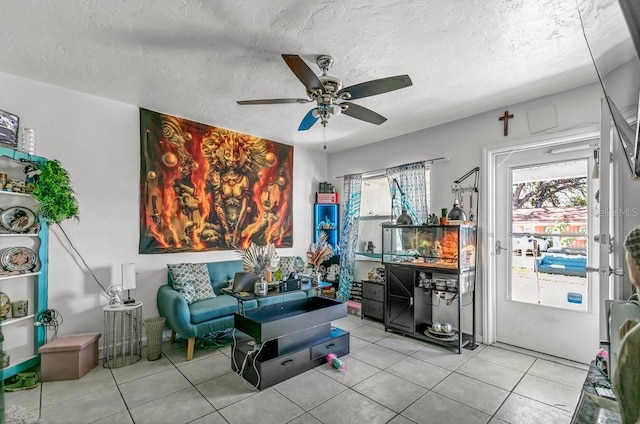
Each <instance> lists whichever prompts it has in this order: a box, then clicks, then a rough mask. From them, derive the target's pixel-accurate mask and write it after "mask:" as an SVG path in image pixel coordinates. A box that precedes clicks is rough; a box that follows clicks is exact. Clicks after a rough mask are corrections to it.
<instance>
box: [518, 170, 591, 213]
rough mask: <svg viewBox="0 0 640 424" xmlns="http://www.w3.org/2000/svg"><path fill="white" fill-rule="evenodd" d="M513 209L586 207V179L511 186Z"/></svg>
mask: <svg viewBox="0 0 640 424" xmlns="http://www.w3.org/2000/svg"><path fill="white" fill-rule="evenodd" d="M512 205H513V208H514V209H529V208H549V207H567V206H586V205H587V178H586V177H576V178H556V179H550V180H539V181H530V182H526V183H518V184H514V185H513V189H512Z"/></svg>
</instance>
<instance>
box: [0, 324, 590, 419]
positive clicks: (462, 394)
mask: <svg viewBox="0 0 640 424" xmlns="http://www.w3.org/2000/svg"><path fill="white" fill-rule="evenodd" d="M333 324H334V325H335V326H337V327H340V328H343V329H345V330H348V331H350V332H351V353H350V354H349V355H347V356H344V357H342V359H343V360H344V362H345V363H346V370H344V371H339V370H336V369H334V368H332V367H330V366H329V365H321V366H319V367H317V368H315V369H312V370H310V371H307V372H305V373H304V374H301V375H299V376H296V377H294V378H291V379H289V380H286V381H284V382H282V383H280V384H277V385H275V386H272V387H270V388H267V389H265V390H262V391H255V390H252V388H251V387H250V386H249V385H248V383H247V384H245V383H244V380H243V379H242V378H240V377H239V376H238V375H236V374H235V373H234V372H232V371H231V366H230V365H231V362H230V361H231V360H230V352H231V346H230V344H228V345H227V346H225V347H223V348H220V349H203V348H201V349H197V350H196V352H195V355H194V358H193V360H192V361H186V358H185V352H186V345H185V344H180V343H176V344H173V345H170V344H164V345H163V355H162V358H161V359H159V360H157V361H153V362H150V361H147V360H146V356H145V355H144V352H143V358H142V360H141V361H140V362H138V363H136V364H134V365H130V366H127V367H124V368H117V369H111V370H110V369H105V368H102V367H101V366H98V367H97V368H95V369H93V370H92V371H91V372H90V373H89V374H87V375H85V376H84V377H83V378H81V379H79V380H72V381H59V382H50V383H41V384H39V385H38V387H37V388H36V389H33V390H27V391H22V392H14V393H5V404H6V405H7V407H14V408H15V407H20V408H22V409H23V410H25V409H26V411H27V412H28V413H29V414H32V415H34V416H36V417H37V416H38V414H40V417H41V419H42V420H43V421H44V422H46V423H50V424H57V423H64V424H71V423H105V424H106V423H109V424H120V423H122V424H125V423H137V424H142V423H194V424H219V423H220V424H221V423H229V424H246V423H260V424H281V423H290V424H311V423H325V424H340V423H367V424H377V423H390V424H411V423H438V424H442V423H456V424H465V423H491V424H504V423H514V424H516V423H518V424H520V423H536V424H537V423H569V422H570V420H571V415H572V412H573V410H574V408H575V406H576V403H577V401H578V396H579V394H580V388H581V386H582V383H583V382H584V379H585V377H586V374H587V366H586V365H582V364H575V363H558V362H556V361H553V360H549V359H543V358H541V357H536V356H530V355H528V354H524V353H521V352H516V351H513V350H510V349H506V348H504V347H494V346H483V345H481V346H479V347H478V348H477V349H476V350H466V349H464V352H463V354H462V355H458V354H455V353H453V352H450V351H447V350H443V349H441V348H439V347H437V346H435V345H430V344H427V343H423V342H420V341H418V340H414V339H411V338H407V337H403V336H399V335H396V334H393V333H390V332H385V331H384V328H383V326H382V324H381V323H378V322H375V321H370V320H367V319H364V320H361V319H360V318H359V317H356V316H353V315H349V316H348V317H347V318H343V319H341V320H339V321H336V322H334V323H333Z"/></svg>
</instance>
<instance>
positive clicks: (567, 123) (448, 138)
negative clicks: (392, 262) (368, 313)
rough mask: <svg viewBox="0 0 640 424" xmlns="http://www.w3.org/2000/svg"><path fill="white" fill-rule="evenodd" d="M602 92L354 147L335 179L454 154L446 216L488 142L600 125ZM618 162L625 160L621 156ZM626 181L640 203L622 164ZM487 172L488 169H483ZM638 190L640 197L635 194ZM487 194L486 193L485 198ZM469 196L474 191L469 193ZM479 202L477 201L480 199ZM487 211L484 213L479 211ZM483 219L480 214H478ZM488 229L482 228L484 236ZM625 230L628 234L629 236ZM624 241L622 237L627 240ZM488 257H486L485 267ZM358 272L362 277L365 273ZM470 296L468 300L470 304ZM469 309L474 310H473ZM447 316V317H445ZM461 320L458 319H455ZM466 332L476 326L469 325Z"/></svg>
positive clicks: (336, 163) (631, 85)
mask: <svg viewBox="0 0 640 424" xmlns="http://www.w3.org/2000/svg"><path fill="white" fill-rule="evenodd" d="M621 72H622V73H623V74H624V75H626V78H620V79H619V81H625V83H622V82H621V83H620V86H617V87H607V88H608V89H610V90H614V91H616V92H618V91H620V90H621V91H625V90H626V91H625V92H628V93H630V94H629V95H627V96H626V102H627V104H624V105H619V107H620V108H621V109H625V108H627V109H628V106H629V105H631V104H634V102H637V94H633V93H638V87H639V86H640V72H639V70H638V69H637V66H636V62H635V61H634V62H633V63H629V64H627V65H624V66H623V67H622V70H621ZM601 98H602V90H601V88H600V86H599V85H596V84H592V85H588V86H584V87H580V88H577V89H573V90H569V91H564V92H560V93H557V94H554V95H551V96H547V97H543V98H539V99H535V100H531V101H528V102H524V103H520V104H516V105H505V107H503V108H500V109H496V110H493V111H490V112H486V113H482V114H479V115H475V116H471V117H468V118H464V119H460V120H457V121H454V122H450V123H447V124H444V125H440V126H437V127H434V128H429V129H426V130H422V131H418V132H414V133H410V134H406V135H403V136H400V137H396V138H392V139H389V140H384V141H381V142H378V143H375V144H371V145H368V146H364V147H360V148H356V149H352V150H349V151H346V152H339V153H333V154H330V155H329V161H328V175H329V176H330V178H333V177H335V176H342V175H345V174H352V173H358V172H367V171H372V170H378V169H384V168H387V167H390V166H396V165H400V164H404V163H411V162H416V161H420V160H427V159H433V158H438V157H442V156H444V157H448V158H450V160H449V161H441V162H436V163H434V164H432V166H431V193H432V194H431V199H432V200H431V211H430V212H432V213H436V214H437V215H438V216H439V215H440V212H439V211H440V209H441V208H448V209H449V210H450V209H451V206H452V202H453V195H452V193H451V187H452V185H453V181H455V180H457V179H459V178H460V177H462V176H463V175H465V174H466V173H467V172H468V171H470V170H471V169H473V168H474V167H476V166H480V164H481V150H482V148H483V147H485V146H492V147H494V146H499V145H500V144H501V143H509V144H512V143H514V142H516V141H518V142H522V143H526V142H528V141H530V140H532V139H534V138H539V137H540V136H541V135H543V134H544V133H548V134H556V133H557V134H558V135H560V134H562V133H566V132H572V131H575V130H577V129H581V128H591V129H599V122H600V99H601ZM551 104H552V105H554V106H555V109H556V116H557V122H558V125H557V126H556V127H554V128H551V129H548V130H546V131H545V132H544V133H537V134H531V133H530V131H529V121H528V115H527V114H528V112H529V111H531V110H534V109H537V108H540V107H542V106H546V105H551ZM506 110H508V111H509V113H510V114H513V115H514V118H513V119H511V120H509V135H508V136H507V137H505V136H504V135H503V123H502V121H499V120H498V118H499V117H500V116H502V115H503V113H504V111H506ZM614 160H616V161H619V160H620V158H615V159H614ZM620 171H621V172H622V175H621V176H620V181H621V182H622V184H623V187H622V191H623V194H624V197H623V200H624V201H625V202H627V204H628V206H638V204H637V201H635V200H631V199H634V198H637V193H638V188H639V186H640V183H638V182H631V181H630V180H629V178H628V174H627V170H626V168H625V167H621V169H620ZM481 173H482V170H481ZM341 181H342V180H341V179H334V185H335V186H336V187H338V189H339V191H340V189H341V188H342V185H341ZM472 184H473V178H469V179H468V180H466V181H464V182H463V184H462V185H463V186H468V185H472ZM631 193H636V195H633V196H632V195H631ZM482 195H483V193H480V196H482ZM467 196H468V195H467ZM474 201H475V199H474ZM479 214H480V215H482V214H483V211H479ZM477 219H478V220H479V217H477ZM638 224H640V217H638V216H635V217H625V219H624V228H625V230H624V231H626V232H628V231H629V230H630V229H631V228H633V226H635V225H638ZM482 231H483V229H482V228H479V229H478V232H479V234H481V235H482ZM626 232H625V234H626ZM621 242H622V241H619V243H621ZM488 250H489V247H488V246H479V251H480V252H481V254H482V252H487V251H488ZM481 263H482V259H481V258H480V264H479V266H480V267H481ZM374 266H376V264H375V263H371V262H368V263H362V264H360V267H359V268H362V270H363V271H364V269H370V268H372V267H374ZM358 275H362V273H359V274H358ZM477 287H478V290H477V293H476V302H477V303H476V304H477V315H476V317H477V328H478V329H481V328H482V321H481V317H482V305H481V304H480V303H481V299H482V281H481V280H480V275H478V280H477ZM467 301H468V300H467V299H465V300H463V303H467ZM444 309H445V308H444V307H439V308H438V310H437V311H436V312H434V313H435V314H436V316H435V318H437V319H442V320H453V310H452V307H450V308H449V310H444ZM467 309H468V308H467ZM466 312H467V316H465V317H464V318H463V320H464V321H465V322H466V323H470V322H471V320H470V314H469V313H468V312H469V311H466ZM440 314H441V315H440ZM454 322H455V321H454ZM463 328H465V330H467V329H470V325H469V326H464V325H463Z"/></svg>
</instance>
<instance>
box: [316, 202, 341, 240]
mask: <svg viewBox="0 0 640 424" xmlns="http://www.w3.org/2000/svg"><path fill="white" fill-rule="evenodd" d="M339 220H340V205H339V204H338V203H315V204H314V206H313V242H314V243H316V242H317V241H318V238H319V237H320V233H321V232H322V231H325V232H326V233H327V235H328V236H329V239H328V243H329V244H330V245H331V248H332V249H333V250H334V251H336V248H337V247H338V242H339V241H340V224H339Z"/></svg>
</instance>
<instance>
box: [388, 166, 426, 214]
mask: <svg viewBox="0 0 640 424" xmlns="http://www.w3.org/2000/svg"><path fill="white" fill-rule="evenodd" d="M424 172H425V164H424V162H415V163H408V164H406V165H400V166H394V167H393V168H388V169H387V179H388V180H389V189H390V190H391V199H392V202H391V203H392V208H393V216H394V218H398V216H399V215H400V214H401V213H402V209H403V208H404V209H406V210H407V215H409V216H410V217H411V220H412V221H413V224H414V225H421V224H425V223H426V222H427V219H428V218H429V211H428V210H427V183H426V179H425V177H424ZM396 182H397V183H396ZM398 186H400V187H398ZM403 192H404V195H403Z"/></svg>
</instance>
